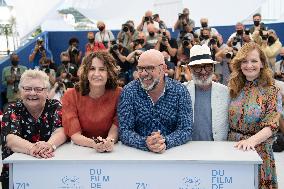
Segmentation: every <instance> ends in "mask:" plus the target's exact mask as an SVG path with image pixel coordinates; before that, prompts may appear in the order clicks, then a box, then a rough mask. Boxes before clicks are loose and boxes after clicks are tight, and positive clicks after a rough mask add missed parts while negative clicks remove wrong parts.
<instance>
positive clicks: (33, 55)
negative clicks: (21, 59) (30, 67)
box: [29, 45, 39, 62]
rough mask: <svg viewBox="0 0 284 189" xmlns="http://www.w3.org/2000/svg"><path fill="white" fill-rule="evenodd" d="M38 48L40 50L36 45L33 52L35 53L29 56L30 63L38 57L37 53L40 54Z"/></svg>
mask: <svg viewBox="0 0 284 189" xmlns="http://www.w3.org/2000/svg"><path fill="white" fill-rule="evenodd" d="M38 48H39V47H38V45H36V46H35V48H34V50H33V52H32V53H31V54H30V56H29V61H30V62H32V61H34V59H35V55H36V53H37V52H38Z"/></svg>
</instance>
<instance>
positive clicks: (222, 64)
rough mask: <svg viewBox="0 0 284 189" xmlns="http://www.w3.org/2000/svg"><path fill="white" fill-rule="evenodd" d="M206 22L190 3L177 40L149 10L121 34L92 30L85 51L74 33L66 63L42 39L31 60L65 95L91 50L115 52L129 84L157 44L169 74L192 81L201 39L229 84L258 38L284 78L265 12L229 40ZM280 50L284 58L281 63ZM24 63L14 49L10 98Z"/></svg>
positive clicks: (55, 91)
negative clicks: (233, 67) (193, 53)
mask: <svg viewBox="0 0 284 189" xmlns="http://www.w3.org/2000/svg"><path fill="white" fill-rule="evenodd" d="M200 25H201V27H199V28H196V27H195V21H194V20H192V19H191V18H190V12H189V9H188V8H184V9H183V11H182V13H180V14H179V15H178V16H177V20H176V22H175V24H174V29H175V30H178V31H179V34H178V36H177V38H176V39H175V38H173V37H172V36H171V34H170V32H169V31H168V30H167V26H166V24H165V22H164V21H163V20H162V19H161V18H160V16H159V14H153V13H152V11H146V12H145V15H144V16H143V17H142V19H141V22H140V23H139V24H138V26H137V27H136V26H135V25H134V22H133V21H132V20H128V21H127V22H125V23H124V24H122V27H121V30H120V31H119V33H118V35H117V36H116V37H115V36H114V35H113V33H112V32H111V31H110V30H108V29H107V27H106V24H105V23H104V22H103V21H99V22H97V28H98V30H99V31H98V32H96V33H93V32H88V34H87V36H86V37H87V39H88V43H87V44H86V45H85V49H84V50H82V49H79V46H78V44H79V39H77V38H71V39H70V40H69V47H68V49H66V50H65V51H63V52H62V53H61V55H60V60H61V64H55V63H54V62H53V60H52V57H51V54H52V53H51V52H49V51H48V50H47V49H45V48H44V47H45V45H44V40H43V39H42V38H38V39H37V42H36V45H35V47H34V48H33V49H32V51H31V54H30V56H29V61H30V63H31V64H33V67H34V68H35V69H42V70H44V71H45V72H46V73H47V74H48V75H49V77H50V83H51V85H52V86H53V88H52V90H51V94H50V98H58V99H60V98H61V96H62V95H63V93H64V91H65V90H66V88H72V87H74V84H75V83H76V82H77V81H78V74H79V72H80V70H79V66H80V63H81V61H82V59H83V58H84V55H86V54H89V53H92V52H96V51H100V50H104V51H109V52H110V53H111V54H112V56H113V57H114V59H115V60H116V62H117V65H116V66H117V70H118V71H119V73H120V74H119V83H120V85H121V86H124V85H125V84H127V83H129V82H130V81H132V80H134V79H136V78H137V72H136V65H137V60H138V58H139V56H140V55H141V53H142V52H143V51H145V50H148V49H156V50H159V51H161V52H162V53H163V54H164V57H165V61H166V64H167V67H168V70H167V72H166V74H167V76H168V77H171V78H174V79H176V80H179V81H180V82H186V81H189V80H191V72H190V69H189V67H188V62H189V57H190V49H191V48H192V47H193V46H194V45H196V44H201V45H203V44H206V45H208V46H209V48H210V50H211V53H212V58H213V59H214V60H215V61H217V62H218V63H217V64H216V65H215V68H214V74H215V75H214V80H215V81H217V82H220V83H222V84H224V85H227V82H228V78H229V75H230V62H231V60H232V59H233V58H234V56H235V55H236V53H237V51H238V49H239V48H240V47H241V46H242V45H243V44H244V43H247V42H250V41H255V42H257V43H258V44H259V45H261V47H262V48H263V50H264V51H265V53H266V56H267V58H268V60H269V64H270V66H271V69H272V70H273V71H274V73H275V77H276V78H277V79H279V80H282V81H284V61H283V57H284V49H283V48H282V44H281V42H280V40H279V38H278V36H277V34H276V33H275V31H274V30H271V29H269V28H267V27H266V26H265V25H264V23H262V22H261V15H260V14H258V13H257V14H255V15H253V26H252V27H250V28H246V27H245V26H244V25H243V24H242V23H237V24H236V25H235V32H234V33H233V34H231V36H230V37H229V39H228V41H227V42H225V41H224V40H223V38H222V34H221V33H219V32H218V31H217V29H215V28H213V27H210V25H209V20H208V18H201V19H200ZM83 51H84V52H85V54H83ZM279 54H280V56H281V60H280V61H278V62H276V57H277V56H278V55H279ZM19 62H20V61H19V58H18V56H17V55H16V54H12V55H11V66H8V67H6V68H4V69H3V74H2V82H3V85H6V86H7V99H8V102H12V101H15V99H16V98H17V93H18V90H17V83H18V82H19V78H20V76H21V74H22V73H23V71H25V70H26V69H27V68H26V67H24V66H21V65H20V64H19ZM56 65H59V66H58V67H56Z"/></svg>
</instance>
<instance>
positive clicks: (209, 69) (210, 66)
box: [192, 64, 213, 73]
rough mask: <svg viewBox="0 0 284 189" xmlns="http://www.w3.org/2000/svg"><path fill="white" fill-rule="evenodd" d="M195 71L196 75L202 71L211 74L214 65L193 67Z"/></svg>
mask: <svg viewBox="0 0 284 189" xmlns="http://www.w3.org/2000/svg"><path fill="white" fill-rule="evenodd" d="M192 68H193V71H194V72H196V73H200V72H201V71H202V69H204V70H205V71H206V72H211V71H212V70H213V65H212V64H205V65H201V66H192Z"/></svg>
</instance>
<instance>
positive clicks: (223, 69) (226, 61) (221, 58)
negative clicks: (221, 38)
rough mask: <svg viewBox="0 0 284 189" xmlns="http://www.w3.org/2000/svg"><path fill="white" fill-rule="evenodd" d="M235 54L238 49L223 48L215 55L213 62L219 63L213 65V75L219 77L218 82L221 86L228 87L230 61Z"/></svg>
mask: <svg viewBox="0 0 284 189" xmlns="http://www.w3.org/2000/svg"><path fill="white" fill-rule="evenodd" d="M237 52H238V49H237V48H236V47H225V48H222V49H220V51H219V52H217V53H216V54H215V60H216V61H217V62H219V63H218V64H215V74H216V75H218V76H219V78H220V82H221V83H222V84H223V85H226V86H227V85H228V81H229V76H230V74H231V61H232V60H233V58H234V57H235V56H236V54H237Z"/></svg>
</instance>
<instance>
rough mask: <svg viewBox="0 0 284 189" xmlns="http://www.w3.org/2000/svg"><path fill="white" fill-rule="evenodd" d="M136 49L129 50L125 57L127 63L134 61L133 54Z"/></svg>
mask: <svg viewBox="0 0 284 189" xmlns="http://www.w3.org/2000/svg"><path fill="white" fill-rule="evenodd" d="M135 53H136V51H133V52H131V53H130V54H129V55H128V56H127V57H126V61H127V62H129V63H134V56H135Z"/></svg>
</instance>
